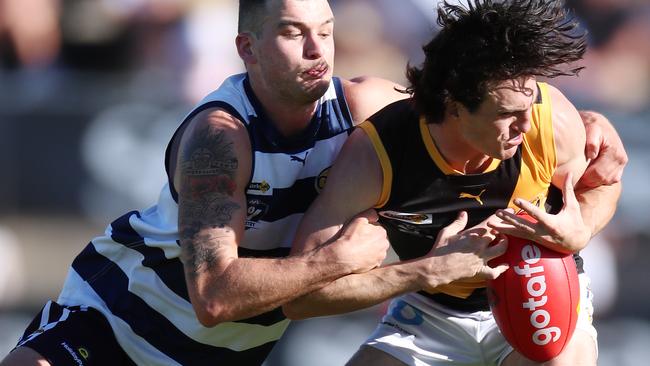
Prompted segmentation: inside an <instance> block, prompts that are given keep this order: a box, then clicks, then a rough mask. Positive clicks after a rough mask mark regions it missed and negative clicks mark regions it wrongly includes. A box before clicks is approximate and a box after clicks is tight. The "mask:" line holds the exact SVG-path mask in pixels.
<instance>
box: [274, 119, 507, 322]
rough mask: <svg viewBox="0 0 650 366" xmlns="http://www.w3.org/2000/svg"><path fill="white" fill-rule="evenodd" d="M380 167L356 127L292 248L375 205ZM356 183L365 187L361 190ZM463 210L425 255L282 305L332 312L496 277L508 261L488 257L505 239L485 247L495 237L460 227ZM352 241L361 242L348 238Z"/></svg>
mask: <svg viewBox="0 0 650 366" xmlns="http://www.w3.org/2000/svg"><path fill="white" fill-rule="evenodd" d="M382 182H383V176H382V169H381V166H380V163H379V159H378V158H377V155H376V154H375V152H374V149H373V147H372V145H371V143H370V140H369V138H368V137H367V135H366V134H365V132H364V131H363V130H361V129H357V130H356V131H355V132H354V133H353V134H352V136H350V138H349V139H348V141H347V142H346V144H345V146H344V147H343V149H342V151H341V153H340V154H339V157H338V159H337V161H336V163H335V164H334V167H333V168H332V170H331V172H330V174H329V177H328V181H327V185H326V186H325V189H324V190H323V192H322V193H321V195H320V196H319V197H318V198H317V199H316V201H315V202H314V203H313V204H312V206H311V207H310V208H309V210H308V212H307V214H306V215H305V217H304V218H303V221H302V223H301V225H300V228H299V231H298V234H297V236H296V240H295V241H294V247H293V250H294V251H296V252H301V251H303V250H309V249H311V248H314V247H316V246H317V245H319V244H320V243H322V242H324V241H327V240H328V239H329V238H330V237H331V236H333V235H335V233H336V232H337V230H338V229H339V228H340V227H341V225H342V224H343V223H344V222H345V221H347V220H348V219H349V218H351V217H352V216H353V215H355V214H356V213H357V212H360V211H363V210H367V209H368V208H370V207H373V206H374V205H375V204H376V202H378V201H379V197H380V194H381V190H382ZM358 187H363V189H362V190H360V189H359V188H358ZM466 223H467V215H465V214H464V213H463V214H462V215H460V216H459V218H458V220H456V222H454V223H453V224H452V225H450V226H449V227H447V228H446V229H444V230H443V231H442V233H441V235H439V237H438V239H437V240H436V243H437V245H436V247H435V249H434V250H432V251H431V252H430V253H429V254H428V255H427V256H425V257H423V258H418V259H415V260H411V261H406V262H399V263H395V264H391V265H388V266H384V267H379V268H376V269H373V270H371V271H368V272H365V273H361V274H354V275H349V276H345V277H342V278H339V279H337V280H336V281H334V282H333V283H331V284H330V285H328V286H326V287H324V288H321V289H319V290H317V291H314V292H312V293H310V294H308V295H306V296H303V297H301V298H299V299H297V300H294V301H292V302H291V303H288V304H286V305H285V306H284V307H283V310H284V312H285V314H286V315H287V316H288V317H289V318H292V319H301V318H305V317H311V316H321V315H331V314H339V313H344V312H349V311H353V310H358V309H362V308H365V307H369V306H372V305H375V304H378V303H381V302H383V301H385V300H387V299H390V298H392V297H395V296H398V295H401V294H404V293H406V292H413V291H418V290H422V289H425V290H433V289H434V288H435V287H437V286H439V285H442V284H448V283H450V282H452V281H454V280H457V279H461V278H469V277H473V276H475V275H477V274H481V275H483V276H484V277H485V278H495V277H496V276H498V274H499V273H501V272H502V271H503V270H505V267H499V268H497V269H493V268H490V267H487V266H485V262H486V261H487V260H488V259H490V258H494V257H496V256H499V255H501V254H502V253H503V252H504V251H505V243H501V244H500V245H497V246H494V247H491V248H487V245H488V244H489V243H490V242H491V241H492V239H493V237H491V236H484V235H479V234H477V233H476V232H473V231H466V232H461V233H459V232H460V231H461V230H463V229H464V228H465V225H466ZM349 245H359V243H354V242H350V243H349ZM361 255H363V253H361Z"/></svg>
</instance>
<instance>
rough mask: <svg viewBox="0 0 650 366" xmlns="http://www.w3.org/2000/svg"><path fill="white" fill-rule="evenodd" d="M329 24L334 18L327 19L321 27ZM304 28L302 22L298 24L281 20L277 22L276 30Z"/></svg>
mask: <svg viewBox="0 0 650 366" xmlns="http://www.w3.org/2000/svg"><path fill="white" fill-rule="evenodd" d="M331 23H334V18H333V17H332V18H329V19H327V20H326V21H324V22H323V23H322V24H321V26H324V25H327V24H331ZM304 26H305V23H303V22H298V21H294V20H288V19H281V20H280V21H279V22H278V28H284V27H296V28H301V27H304Z"/></svg>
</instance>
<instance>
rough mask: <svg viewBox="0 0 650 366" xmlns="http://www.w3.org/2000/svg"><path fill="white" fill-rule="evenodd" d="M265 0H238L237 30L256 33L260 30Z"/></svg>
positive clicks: (264, 11)
mask: <svg viewBox="0 0 650 366" xmlns="http://www.w3.org/2000/svg"><path fill="white" fill-rule="evenodd" d="M266 2H267V0H239V21H238V25H237V32H238V33H243V32H253V33H255V34H257V35H259V34H260V33H261V30H262V20H263V18H264V15H265V14H266Z"/></svg>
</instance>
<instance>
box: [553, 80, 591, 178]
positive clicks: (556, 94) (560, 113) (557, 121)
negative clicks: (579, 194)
mask: <svg viewBox="0 0 650 366" xmlns="http://www.w3.org/2000/svg"><path fill="white" fill-rule="evenodd" d="M548 93H549V96H550V99H551V103H552V118H553V137H554V142H555V150H556V156H557V168H558V169H557V170H556V174H554V183H555V184H556V185H557V184H558V182H557V180H556V179H555V176H556V175H558V176H564V175H565V174H566V173H567V171H573V172H574V179H576V180H577V179H578V178H579V177H580V176H581V175H582V172H583V171H584V167H585V166H586V161H585V156H584V149H585V143H586V133H585V128H584V124H583V123H582V118H581V117H580V114H579V113H578V110H577V109H576V107H575V106H574V105H573V103H571V101H569V99H568V98H567V97H566V96H565V95H564V94H563V93H562V92H561V91H560V90H559V89H557V88H555V87H554V86H552V85H548ZM558 173H559V174H558ZM558 186H561V185H558Z"/></svg>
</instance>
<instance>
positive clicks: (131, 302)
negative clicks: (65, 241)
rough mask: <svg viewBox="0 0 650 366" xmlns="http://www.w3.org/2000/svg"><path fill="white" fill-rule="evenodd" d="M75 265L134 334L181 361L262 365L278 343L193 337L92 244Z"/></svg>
mask: <svg viewBox="0 0 650 366" xmlns="http://www.w3.org/2000/svg"><path fill="white" fill-rule="evenodd" d="M72 268H74V270H75V271H76V272H77V273H78V274H79V275H80V276H81V278H83V279H84V280H85V281H87V282H88V284H89V285H90V286H91V287H92V288H93V290H94V291H95V292H96V293H97V294H98V295H99V296H100V297H101V298H102V300H103V301H104V302H105V303H106V306H107V307H108V308H109V309H110V311H111V312H112V313H113V314H114V315H115V316H117V317H119V318H121V319H122V320H124V321H125V322H126V323H127V324H129V326H130V327H131V329H132V330H133V332H134V333H135V334H137V335H139V336H141V337H142V338H144V339H145V340H146V341H147V342H148V343H149V344H151V345H152V346H154V347H156V348H157V349H158V350H160V351H161V352H162V353H164V354H166V355H167V356H169V357H170V358H172V359H174V360H176V361H177V362H178V363H180V364H183V365H214V364H215V362H217V361H218V362H219V363H220V364H223V365H234V364H239V365H260V364H262V362H263V361H264V359H265V358H266V356H267V355H268V354H269V353H270V352H271V349H272V348H273V345H274V344H275V341H273V342H269V343H266V344H264V345H261V346H259V347H255V348H251V349H248V350H245V351H241V352H237V351H233V350H230V349H227V348H222V347H213V346H208V345H205V344H203V343H200V342H196V341H194V340H192V339H191V338H189V337H188V336H186V335H185V334H184V333H183V332H181V331H180V330H179V329H178V328H176V327H175V326H174V325H173V324H172V323H171V322H170V321H169V320H168V319H167V318H165V317H164V316H162V315H161V314H160V313H158V312H157V311H155V310H154V309H152V308H151V307H150V306H149V305H147V304H146V303H145V302H144V301H143V300H142V299H141V298H140V297H138V296H136V295H135V294H133V293H132V292H130V291H129V290H128V286H129V279H128V277H127V276H126V275H125V274H124V272H122V270H121V269H120V268H119V267H118V266H117V265H115V264H114V263H113V262H111V261H110V260H109V259H107V258H106V257H104V256H103V255H101V254H99V253H98V252H97V251H96V250H95V247H94V245H92V244H91V245H88V246H87V247H86V248H85V249H84V250H83V251H82V252H81V254H80V255H79V256H78V257H77V258H76V259H75V260H74V262H73V263H72ZM97 268H103V269H104V270H103V271H101V274H102V275H98V273H97ZM124 304H128V306H124ZM152 324H154V325H155V326H153V327H152Z"/></svg>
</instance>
